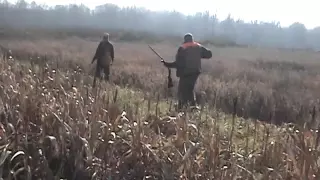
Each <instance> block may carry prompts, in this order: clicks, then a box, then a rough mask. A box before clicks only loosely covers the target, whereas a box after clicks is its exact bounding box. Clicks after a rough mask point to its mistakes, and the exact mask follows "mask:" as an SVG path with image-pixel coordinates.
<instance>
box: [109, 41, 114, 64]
mask: <svg viewBox="0 0 320 180" xmlns="http://www.w3.org/2000/svg"><path fill="white" fill-rule="evenodd" d="M110 55H111V59H112V62H113V61H114V47H113V44H112V43H110Z"/></svg>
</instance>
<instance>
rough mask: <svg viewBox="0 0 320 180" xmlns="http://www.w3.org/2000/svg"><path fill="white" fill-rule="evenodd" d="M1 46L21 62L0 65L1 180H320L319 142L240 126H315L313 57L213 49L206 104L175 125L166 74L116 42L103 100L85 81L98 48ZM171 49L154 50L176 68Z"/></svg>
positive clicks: (142, 53)
mask: <svg viewBox="0 0 320 180" xmlns="http://www.w3.org/2000/svg"><path fill="white" fill-rule="evenodd" d="M1 44H2V45H4V46H5V47H8V48H9V49H12V51H13V56H14V58H15V60H7V59H6V58H5V59H1V63H0V72H1V73H0V86H1V91H0V98H1V101H0V102H1V103H0V108H1V116H0V122H1V134H0V137H1V145H3V146H2V147H1V148H2V154H1V160H0V162H1V164H0V165H1V168H2V171H0V172H2V175H1V176H2V177H4V178H5V179H12V176H16V178H17V179H37V178H40V179H54V177H56V178H65V179H72V178H75V179H106V178H112V179H166V180H170V179H212V178H214V179H227V180H228V179H318V177H319V176H320V174H319V165H318V161H319V159H318V158H319V155H318V153H319V147H318V141H319V137H320V134H319V132H318V131H317V130H311V131H310V130H307V129H305V128H301V127H300V126H294V125H291V124H286V125H282V126H280V127H276V126H274V125H269V124H265V123H261V122H260V121H258V120H254V121H250V120H244V119H241V118H238V117H237V116H236V115H240V116H241V115H242V116H244V117H251V118H253V119H260V120H270V119H271V120H276V121H283V120H284V121H285V120H286V121H294V120H301V121H303V122H309V119H310V122H311V123H309V125H310V124H311V125H314V124H316V123H315V122H316V121H317V116H316V115H317V112H318V109H317V108H315V107H317V101H316V100H317V99H318V98H319V93H318V92H317V89H318V88H319V86H320V85H319V84H318V83H317V80H318V79H317V78H318V76H319V75H318V72H317V70H318V69H320V67H318V66H319V63H317V58H318V56H319V55H318V54H316V53H310V52H308V53H306V52H303V51H299V52H283V51H278V50H272V49H258V48H257V49H253V48H251V49H249V48H231V47H229V48H216V47H210V48H211V49H212V50H213V55H214V57H213V58H212V60H210V61H206V62H205V61H204V66H203V71H204V74H203V75H202V76H201V77H200V82H199V84H198V85H197V89H198V92H201V91H203V92H205V97H204V102H206V103H207V104H206V106H205V107H204V108H203V109H202V110H201V112H200V113H192V114H191V113H187V114H177V113H175V112H174V111H172V110H171V109H172V107H171V104H172V98H170V97H169V96H168V94H167V93H168V92H167V89H166V82H165V80H166V73H167V70H166V69H165V68H163V67H162V66H161V64H160V63H159V62H158V61H159V60H158V59H157V57H156V56H154V54H152V52H150V51H149V49H148V47H147V45H145V44H144V43H137V42H136V43H129V42H126V43H124V42H116V43H115V50H116V60H115V63H114V66H113V70H112V77H111V79H112V83H111V84H109V83H105V82H102V83H101V84H100V86H99V87H98V88H97V89H92V87H91V83H92V77H90V76H89V75H88V74H89V73H90V70H91V69H92V67H93V65H92V66H90V65H89V63H90V60H91V58H92V56H93V53H94V50H95V48H96V46H97V42H93V41H89V40H84V39H80V38H76V37H73V38H71V37H70V38H67V39H64V40H62V39H59V40H57V39H54V38H46V39H44V38H42V39H32V40H30V39H29V40H19V39H10V40H2V41H1ZM175 45H178V44H175ZM175 45H174V44H172V43H164V42H162V43H158V44H154V45H153V47H154V48H155V49H156V50H158V52H159V53H160V54H161V55H162V56H164V58H165V59H167V60H168V61H171V60H173V58H174V55H175V51H176V46H175ZM38 56H39V58H38ZM174 79H175V80H176V78H174ZM176 83H177V82H176ZM157 97H159V99H158V98H157ZM166 100H167V101H166ZM220 110H223V111H225V112H226V113H221V111H220ZM309 111H311V115H310V118H309V117H308V116H309ZM229 113H230V114H232V116H231V115H228V114H229ZM169 115H170V116H169ZM19 168H20V169H19Z"/></svg>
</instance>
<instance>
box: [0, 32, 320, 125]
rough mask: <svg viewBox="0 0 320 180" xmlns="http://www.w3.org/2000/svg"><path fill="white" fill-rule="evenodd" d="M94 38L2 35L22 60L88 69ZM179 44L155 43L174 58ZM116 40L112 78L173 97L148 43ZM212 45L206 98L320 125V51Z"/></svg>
mask: <svg viewBox="0 0 320 180" xmlns="http://www.w3.org/2000/svg"><path fill="white" fill-rule="evenodd" d="M111 37H113V36H112V35H111ZM195 38H196V37H195ZM91 39H95V40H90V38H89V37H88V38H79V37H71V36H70V37H66V38H63V39H58V38H50V37H43V38H42V37H41V38H40V37H38V38H36V37H34V38H31V39H23V38H21V37H17V38H15V39H2V40H0V43H1V44H2V45H3V46H5V47H8V48H10V49H12V50H13V52H14V55H15V56H16V57H17V59H20V60H26V59H29V58H33V59H36V58H37V56H40V57H43V56H46V59H47V60H48V61H52V60H63V61H66V60H70V61H71V62H76V63H78V64H79V65H80V66H81V67H82V69H84V70H85V71H87V70H88V69H89V68H88V67H89V66H90V65H89V64H90V61H91V59H92V57H93V54H94V52H95V49H96V47H97V45H98V40H99V38H91ZM179 43H180V42H178V41H176V43H173V42H161V43H154V44H152V47H153V48H154V49H155V50H156V51H158V52H159V53H160V54H161V56H163V57H164V58H165V59H166V60H167V61H173V60H174V55H175V53H176V50H177V47H178V45H179ZM114 45H115V56H116V59H115V63H114V64H113V67H112V76H111V79H112V82H113V83H114V84H117V85H120V86H121V87H130V88H135V89H139V90H142V91H144V92H149V93H150V94H152V95H153V96H157V95H158V94H160V96H161V98H167V94H166V93H167V92H166V82H165V81H166V79H167V77H166V76H167V69H166V68H164V67H163V65H162V64H161V63H160V62H159V59H158V58H157V57H156V55H154V54H153V53H152V52H151V50H150V49H149V48H148V46H147V44H146V43H144V42H123V41H116V42H114ZM207 46H208V47H209V48H210V49H211V50H212V52H213V57H212V58H211V59H210V60H203V73H202V75H201V76H200V78H199V80H198V82H197V86H196V91H197V93H198V95H199V94H200V95H201V94H205V98H203V99H204V100H206V103H207V104H208V105H210V106H211V107H216V108H217V109H219V110H221V111H223V112H225V113H228V114H230V113H233V111H234V107H233V99H234V98H235V97H238V98H239V101H238V104H237V105H238V106H237V110H236V113H237V115H238V116H241V117H244V118H253V119H259V120H262V121H266V122H270V121H272V122H275V123H278V124H281V123H282V122H295V123H299V124H303V123H305V122H308V124H309V127H317V126H318V123H317V122H318V121H319V117H318V116H317V114H318V113H319V99H320V93H319V89H320V83H319V77H320V71H319V70H320V63H319V62H318V60H319V58H320V54H319V53H317V52H307V51H289V50H279V49H268V48H254V47H248V48H239V47H225V48H220V47H215V46H211V45H207ZM39 60H40V61H43V60H44V59H43V58H40V59H39ZM71 66H72V63H71V65H70V67H71ZM59 68H60V69H61V68H64V67H63V66H60V67H59ZM85 73H88V72H85ZM173 80H174V85H175V87H174V89H173V90H174V92H173V93H174V94H176V90H177V83H178V82H177V80H178V79H177V78H176V77H175V72H173ZM200 95H199V96H200ZM200 97H201V96H200ZM199 99H201V98H199ZM310 111H311V112H312V111H314V113H313V114H315V116H312V113H311V115H310ZM311 116H312V118H311Z"/></svg>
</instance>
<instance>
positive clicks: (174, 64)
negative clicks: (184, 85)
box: [164, 47, 184, 68]
mask: <svg viewBox="0 0 320 180" xmlns="http://www.w3.org/2000/svg"><path fill="white" fill-rule="evenodd" d="M183 60H184V57H183V48H182V47H179V49H178V51H177V54H176V60H175V61H174V62H164V65H165V66H166V67H168V68H178V67H179V66H182V64H183Z"/></svg>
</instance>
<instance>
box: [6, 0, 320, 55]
mask: <svg viewBox="0 0 320 180" xmlns="http://www.w3.org/2000/svg"><path fill="white" fill-rule="evenodd" d="M0 11H1V12H2V14H1V16H0V27H1V28H4V27H33V28H35V27H42V28H78V29H83V28H95V29H117V30H119V29H124V30H134V31H143V32H150V33H156V34H159V35H162V34H167V35H178V36H182V35H183V34H184V33H186V32H191V33H193V34H194V35H195V36H196V38H201V39H206V40H210V39H214V40H216V41H222V40H223V41H228V42H234V43H237V44H245V45H255V46H269V47H279V48H303V49H306V48H307V49H315V50H318V49H319V48H320V28H319V27H316V28H314V29H306V27H305V26H304V25H303V24H301V23H293V24H292V25H290V26H289V27H280V24H279V23H278V22H258V21H254V22H250V23H248V22H244V21H243V20H241V19H239V20H238V19H233V18H231V16H230V17H228V18H226V19H224V20H221V19H218V18H217V16H215V15H210V14H209V12H199V13H195V15H189V16H186V15H183V14H181V13H179V12H174V11H162V12H153V11H150V10H147V9H145V8H139V7H130V8H120V7H119V6H117V5H114V4H104V5H100V6H96V7H95V8H94V9H89V8H88V7H86V6H84V5H64V6H62V5H56V6H46V5H38V4H36V3H35V2H32V3H27V2H25V1H23V0H21V1H18V2H17V3H16V4H10V3H8V2H7V1H6V0H1V5H0ZM270 13H272V12H270ZM231 15H232V14H231Z"/></svg>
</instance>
